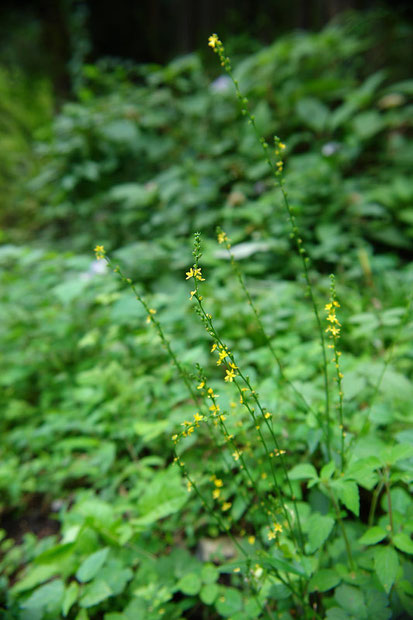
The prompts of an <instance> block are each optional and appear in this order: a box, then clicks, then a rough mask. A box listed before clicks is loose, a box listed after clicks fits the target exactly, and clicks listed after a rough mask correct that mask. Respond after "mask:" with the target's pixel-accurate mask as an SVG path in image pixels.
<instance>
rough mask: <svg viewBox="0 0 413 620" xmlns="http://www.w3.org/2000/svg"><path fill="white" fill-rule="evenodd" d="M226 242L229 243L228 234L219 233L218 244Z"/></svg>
mask: <svg viewBox="0 0 413 620" xmlns="http://www.w3.org/2000/svg"><path fill="white" fill-rule="evenodd" d="M225 241H228V237H227V235H226V233H224V231H222V232H220V233H218V243H225Z"/></svg>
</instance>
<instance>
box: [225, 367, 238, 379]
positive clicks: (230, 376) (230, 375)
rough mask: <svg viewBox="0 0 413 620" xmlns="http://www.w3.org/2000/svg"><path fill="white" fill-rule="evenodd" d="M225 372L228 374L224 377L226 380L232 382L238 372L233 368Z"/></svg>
mask: <svg viewBox="0 0 413 620" xmlns="http://www.w3.org/2000/svg"><path fill="white" fill-rule="evenodd" d="M225 372H226V373H227V374H226V375H225V379H224V381H229V382H230V383H232V381H233V380H234V377H235V376H236V374H235V370H233V369H232V368H231V370H228V369H227V370H226V371H225Z"/></svg>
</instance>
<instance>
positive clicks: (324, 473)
mask: <svg viewBox="0 0 413 620" xmlns="http://www.w3.org/2000/svg"><path fill="white" fill-rule="evenodd" d="M335 470H336V466H335V463H334V461H330V462H329V463H327V465H324V467H323V468H322V469H321V471H320V478H321V480H330V478H331V476H332V475H333V474H334V472H335Z"/></svg>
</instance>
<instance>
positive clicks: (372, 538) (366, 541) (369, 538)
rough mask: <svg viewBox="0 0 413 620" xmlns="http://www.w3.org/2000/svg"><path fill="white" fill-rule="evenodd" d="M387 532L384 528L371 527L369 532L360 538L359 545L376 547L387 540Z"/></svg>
mask: <svg viewBox="0 0 413 620" xmlns="http://www.w3.org/2000/svg"><path fill="white" fill-rule="evenodd" d="M386 536H387V532H386V530H384V529H383V528H382V527H379V526H376V527H371V528H370V529H369V530H367V532H365V533H364V534H363V536H362V537H361V538H359V543H360V544H362V545H375V544H376V543H378V542H380V541H381V540H383V538H386Z"/></svg>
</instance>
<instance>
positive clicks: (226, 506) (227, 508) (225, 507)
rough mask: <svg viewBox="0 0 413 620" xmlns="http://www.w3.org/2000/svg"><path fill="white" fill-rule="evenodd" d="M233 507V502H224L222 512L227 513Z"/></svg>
mask: <svg viewBox="0 0 413 620" xmlns="http://www.w3.org/2000/svg"><path fill="white" fill-rule="evenodd" d="M231 506H232V504H231V502H224V503H223V504H222V511H223V512H225V511H226V510H229V509H230V508H231Z"/></svg>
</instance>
